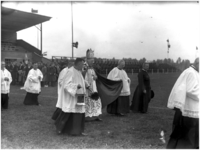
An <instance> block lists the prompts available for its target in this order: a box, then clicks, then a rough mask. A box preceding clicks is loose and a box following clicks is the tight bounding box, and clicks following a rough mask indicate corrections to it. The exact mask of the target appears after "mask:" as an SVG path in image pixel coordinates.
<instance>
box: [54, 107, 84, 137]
mask: <svg viewBox="0 0 200 150" xmlns="http://www.w3.org/2000/svg"><path fill="white" fill-rule="evenodd" d="M52 119H53V120H55V126H56V130H57V132H58V133H66V134H69V135H81V134H82V133H83V132H84V126H85V113H65V112H63V111H62V110H61V109H60V108H57V109H56V111H55V112H54V114H53V116H52Z"/></svg>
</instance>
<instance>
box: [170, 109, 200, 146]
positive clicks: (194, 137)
mask: <svg viewBox="0 0 200 150" xmlns="http://www.w3.org/2000/svg"><path fill="white" fill-rule="evenodd" d="M167 149H199V119H198V118H189V117H184V116H182V112H181V111H180V109H177V108H175V115H174V120H173V129H172V133H171V135H170V139H169V142H168V144H167Z"/></svg>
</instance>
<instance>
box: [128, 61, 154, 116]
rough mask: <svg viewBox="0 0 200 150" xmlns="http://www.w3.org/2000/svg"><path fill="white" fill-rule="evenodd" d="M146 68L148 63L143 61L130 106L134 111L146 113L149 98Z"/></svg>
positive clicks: (148, 80)
mask: <svg viewBox="0 0 200 150" xmlns="http://www.w3.org/2000/svg"><path fill="white" fill-rule="evenodd" d="M148 69H149V64H148V63H144V64H143V65H142V70H141V71H140V72H139V73H138V86H137V87H136V89H135V92H134V95H133V98H132V104H131V107H130V109H131V110H132V112H134V113H137V112H140V113H146V112H147V110H148V105H149V102H150V100H151V85H150V77H149V75H148V72H147V70H148Z"/></svg>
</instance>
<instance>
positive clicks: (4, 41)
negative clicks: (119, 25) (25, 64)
mask: <svg viewBox="0 0 200 150" xmlns="http://www.w3.org/2000/svg"><path fill="white" fill-rule="evenodd" d="M50 19H51V17H47V16H42V15H37V14H33V13H28V12H23V11H19V10H15V9H10V8H6V7H1V59H2V60H4V61H5V62H6V63H10V62H22V61H25V59H28V60H29V61H43V62H45V63H47V62H49V61H50V60H48V59H47V58H44V57H43V56H42V54H41V51H40V50H39V49H37V48H36V47H34V46H32V45H31V44H29V43H27V42H26V41H24V40H17V32H18V31H20V30H23V29H27V28H29V27H32V26H35V25H37V24H41V23H43V22H46V21H48V20H50Z"/></svg>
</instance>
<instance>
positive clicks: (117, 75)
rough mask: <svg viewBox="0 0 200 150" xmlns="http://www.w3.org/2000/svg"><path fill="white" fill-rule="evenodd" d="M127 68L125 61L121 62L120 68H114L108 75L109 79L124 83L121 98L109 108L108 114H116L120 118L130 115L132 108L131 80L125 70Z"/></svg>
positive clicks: (119, 63)
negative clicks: (130, 99)
mask: <svg viewBox="0 0 200 150" xmlns="http://www.w3.org/2000/svg"><path fill="white" fill-rule="evenodd" d="M124 67H125V61H124V60H119V62H118V66H117V67H115V68H113V69H112V70H111V71H110V73H109V74H108V77H107V78H108V79H110V80H115V81H119V80H121V81H122V82H123V88H122V91H121V93H120V96H119V97H118V98H117V99H116V100H115V101H114V102H112V103H111V104H109V105H108V106H107V112H108V113H110V114H115V115H118V116H124V115H125V114H127V113H129V107H130V101H129V97H130V84H131V80H130V78H129V77H128V75H127V73H126V72H125V71H124V70H123V68H124Z"/></svg>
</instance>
